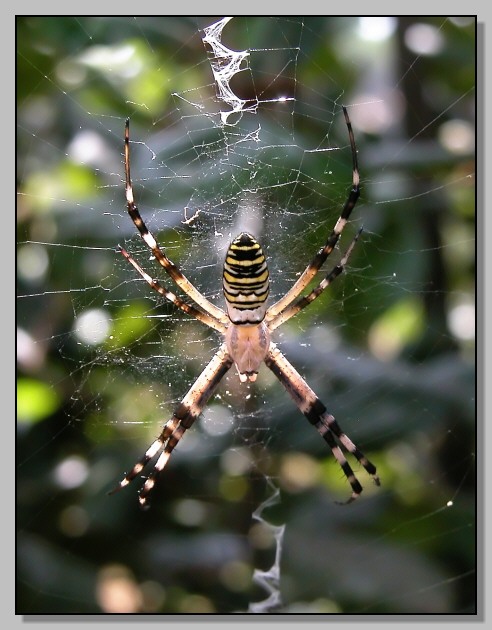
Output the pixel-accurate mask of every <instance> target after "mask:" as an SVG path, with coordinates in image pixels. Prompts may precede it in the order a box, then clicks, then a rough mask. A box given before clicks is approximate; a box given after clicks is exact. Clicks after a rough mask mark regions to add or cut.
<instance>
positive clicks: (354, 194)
mask: <svg viewBox="0 0 492 630" xmlns="http://www.w3.org/2000/svg"><path fill="white" fill-rule="evenodd" d="M342 109H343V115H344V116H345V124H346V125H347V130H348V135H349V140H350V147H351V149H352V188H351V190H350V192H349V195H348V197H347V200H346V202H345V204H344V206H343V209H342V212H341V214H340V216H339V218H338V221H337V222H336V224H335V227H334V228H333V230H332V231H331V234H330V235H329V236H328V239H327V241H326V243H325V244H324V245H323V247H322V248H321V249H320V250H319V251H318V253H317V254H316V256H315V257H314V258H313V259H312V261H311V262H310V263H309V265H308V266H307V267H306V269H305V270H304V271H303V272H302V274H301V275H300V276H299V278H298V279H297V281H296V282H295V284H294V285H293V286H292V287H291V288H290V289H289V290H288V291H287V293H286V294H285V295H284V296H283V297H282V298H280V300H278V302H275V304H273V305H272V306H270V308H269V309H268V311H267V314H266V317H265V320H266V322H267V324H268V323H270V322H271V321H273V320H274V319H275V318H276V317H277V315H278V314H279V313H281V312H282V311H283V310H284V309H285V308H287V307H288V306H289V305H290V304H292V302H293V301H294V300H295V299H296V298H297V297H298V296H299V295H300V294H301V293H302V291H304V289H305V288H306V287H307V286H308V284H309V283H310V282H311V280H312V279H313V278H314V276H315V275H316V274H317V273H318V271H319V270H320V268H321V266H322V265H323V263H324V262H325V260H326V259H327V258H328V256H329V255H330V254H331V252H332V251H333V250H334V248H335V246H336V244H337V243H338V240H339V238H340V236H341V234H342V232H343V229H344V227H345V226H346V225H347V221H348V220H349V217H350V214H351V212H352V210H353V209H354V206H355V204H356V203H357V200H358V199H359V195H360V185H359V184H360V176H359V165H358V162H357V147H356V145H355V139H354V132H353V131H352V123H351V122H350V118H349V115H348V112H347V109H346V107H342Z"/></svg>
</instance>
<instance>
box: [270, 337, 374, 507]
mask: <svg viewBox="0 0 492 630" xmlns="http://www.w3.org/2000/svg"><path fill="white" fill-rule="evenodd" d="M265 363H266V365H267V366H268V367H269V368H270V370H272V372H273V373H274V374H275V376H276V377H277V378H278V380H279V381H280V382H281V383H282V385H283V386H284V387H285V389H286V390H287V392H288V393H289V394H290V396H291V397H292V399H293V400H294V402H295V403H296V405H297V406H298V407H299V409H300V411H301V412H302V413H303V414H304V415H305V416H306V418H307V419H308V420H309V422H310V423H311V424H312V425H313V426H314V427H315V428H316V429H317V431H318V433H319V434H320V435H321V437H322V438H323V439H324V440H325V442H326V443H327V444H328V446H329V447H330V448H331V451H332V453H333V455H334V457H335V459H336V460H337V462H338V464H339V465H340V468H341V469H342V470H343V472H344V474H345V476H346V478H347V480H348V482H349V483H350V486H351V487H352V494H351V496H350V498H349V499H348V501H347V503H350V502H351V501H354V500H355V499H357V497H358V496H359V495H360V493H361V492H362V486H361V484H360V482H359V480H358V479H357V477H356V476H355V474H354V471H353V470H352V468H351V466H350V464H349V463H348V461H347V459H346V458H345V455H344V454H343V452H342V450H341V449H340V447H339V446H338V444H337V442H336V439H338V441H339V443H340V444H341V445H342V446H343V447H344V448H345V449H346V450H347V451H348V452H349V453H351V454H352V455H353V456H354V457H355V458H356V459H357V460H358V462H359V463H360V464H361V465H362V467H363V468H364V469H365V470H366V471H367V472H368V473H369V474H370V475H371V476H372V478H373V480H374V482H375V483H376V485H378V486H379V485H380V481H379V477H378V475H377V474H376V467H375V466H374V464H373V463H372V462H370V461H369V460H368V459H367V457H366V456H365V455H364V454H363V453H362V451H361V450H360V449H359V448H358V447H357V446H356V445H355V444H354V443H353V442H352V440H350V439H349V438H348V436H347V435H345V433H344V432H343V431H342V430H341V428H340V425H339V424H338V423H337V421H336V420H335V418H334V417H333V416H332V415H331V414H330V413H328V411H327V410H326V407H325V406H324V404H323V403H322V402H321V400H320V399H319V398H318V397H317V396H316V394H315V393H314V392H313V390H312V389H311V388H310V387H309V385H308V384H307V383H306V381H305V380H304V379H303V378H302V376H301V375H300V374H299V373H298V372H297V370H296V369H295V368H294V367H293V366H292V365H291V363H289V361H288V360H287V359H286V358H285V357H284V355H283V354H282V353H281V352H280V350H279V349H278V348H277V346H276V345H275V344H274V343H271V344H270V350H269V352H268V354H267V356H266V358H265ZM335 438H336V439H335Z"/></svg>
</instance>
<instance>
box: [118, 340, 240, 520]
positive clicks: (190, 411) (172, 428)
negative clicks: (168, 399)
mask: <svg viewBox="0 0 492 630" xmlns="http://www.w3.org/2000/svg"><path fill="white" fill-rule="evenodd" d="M232 363H233V361H232V359H231V357H230V356H229V354H228V353H227V349H226V346H225V344H222V346H221V347H220V348H219V350H218V351H217V352H216V354H215V355H214V357H213V358H212V360H211V361H210V363H209V364H208V365H207V366H206V367H205V369H204V370H203V372H202V373H201V374H200V376H199V377H198V378H197V380H196V381H195V383H194V385H193V386H192V387H191V388H190V390H189V391H188V393H187V394H186V396H185V397H184V398H183V400H182V401H181V403H180V404H179V405H178V406H177V408H176V410H175V411H174V413H173V416H172V418H171V419H170V420H169V421H168V422H166V424H165V425H164V428H163V430H162V432H161V434H160V435H159V437H158V438H157V439H156V440H155V441H154V442H152V444H151V445H150V446H149V448H148V449H147V451H146V452H145V454H144V455H143V457H141V458H140V459H139V460H138V461H137V463H136V464H135V465H134V466H133V468H132V469H131V471H130V472H129V473H128V474H127V475H126V476H125V478H124V479H122V481H120V483H119V484H118V485H117V486H116V488H114V490H112V491H111V492H110V494H113V493H115V492H117V491H118V490H121V489H122V488H125V487H126V486H127V485H128V484H129V483H130V482H131V481H133V479H135V477H137V476H138V475H139V474H140V473H141V472H142V470H143V469H144V468H145V466H146V465H147V464H148V462H149V461H150V460H151V459H153V458H154V457H155V456H156V455H157V454H158V453H160V455H159V457H158V459H157V461H156V463H155V466H154V469H153V471H152V472H151V474H150V475H149V477H148V478H147V479H146V481H145V483H144V485H143V486H142V489H141V490H140V494H139V502H140V506H141V507H142V508H144V509H145V508H147V507H148V505H149V503H148V499H149V494H150V493H151V491H152V489H153V487H154V486H155V483H156V480H157V477H158V476H159V474H160V473H161V472H162V470H163V469H164V467H165V465H166V464H167V462H168V460H169V458H170V456H171V454H172V452H173V450H174V449H175V448H176V446H177V444H178V443H179V441H180V440H181V438H182V437H183V435H184V433H185V431H186V430H187V429H189V428H190V427H191V426H192V425H193V423H194V422H195V420H196V419H197V418H198V417H199V415H200V414H201V412H202V410H203V408H204V407H205V405H206V404H207V402H208V400H209V398H210V397H211V396H212V394H213V393H214V391H215V389H216V388H217V386H218V384H219V383H220V381H221V380H222V378H223V377H224V376H225V374H226V373H227V371H228V370H229V368H230V367H231V365H232Z"/></svg>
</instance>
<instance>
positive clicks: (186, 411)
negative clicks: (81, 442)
mask: <svg viewBox="0 0 492 630" xmlns="http://www.w3.org/2000/svg"><path fill="white" fill-rule="evenodd" d="M343 113H344V116H345V123H346V125H347V129H348V135H349V139H350V146H351V150H352V163H353V172H352V188H351V190H350V193H349V195H348V198H347V201H346V202H345V205H344V207H343V209H342V212H341V215H340V217H339V219H338V221H337V222H336V224H335V227H334V228H333V230H332V232H331V234H330V235H329V236H328V239H327V240H326V242H325V244H324V245H323V247H321V249H320V250H319V251H318V253H317V254H316V256H315V257H314V258H313V260H312V261H311V262H310V263H309V265H308V266H307V267H306V269H305V270H304V272H303V273H302V274H301V275H300V277H299V278H298V280H297V282H295V283H294V285H293V286H292V287H291V288H290V289H289V290H288V291H287V293H286V294H285V295H284V296H283V297H282V298H280V300H278V301H277V302H276V303H275V304H273V305H272V306H270V307H268V308H267V297H268V292H269V273H268V267H267V263H266V260H265V255H264V254H263V251H262V249H261V247H260V244H259V243H258V242H257V240H256V239H255V238H254V237H253V236H252V235H251V234H247V233H245V232H243V233H242V234H239V236H236V238H235V239H234V240H233V241H232V243H231V244H230V246H229V249H228V251H227V254H226V258H225V262H224V270H223V276H222V283H223V290H224V297H225V301H226V307H227V310H226V311H223V310H222V309H220V308H218V307H217V306H215V305H214V304H212V302H210V301H209V300H208V299H207V298H206V297H205V296H204V295H202V294H201V293H200V292H199V291H198V290H197V289H196V288H195V287H194V286H193V284H192V283H191V282H190V281H189V280H188V279H187V278H186V277H185V276H184V275H183V273H182V272H181V271H180V270H179V269H178V267H177V266H176V265H175V264H174V263H173V262H172V261H171V260H170V259H169V258H168V257H167V256H166V253H165V252H164V250H163V249H162V248H161V247H160V246H159V244H158V243H157V241H156V239H155V238H154V236H153V235H152V234H151V232H149V230H148V228H147V226H146V225H145V223H144V221H143V219H142V217H141V216H140V213H139V211H138V208H137V206H136V204H135V201H134V198H133V188H132V181H131V177H130V140H129V127H130V123H129V120H127V121H126V126H125V179H126V200H127V205H128V213H129V214H130V217H131V219H132V221H133V223H134V224H135V226H136V227H137V229H138V231H139V232H140V236H141V237H142V239H143V240H144V241H145V243H146V245H147V246H148V247H149V249H150V250H151V251H152V254H153V255H154V257H155V258H156V260H157V262H158V263H159V264H160V265H161V266H162V267H164V270H165V271H166V272H167V274H168V275H169V276H170V278H171V279H172V280H173V281H174V282H175V284H176V285H177V286H178V287H179V288H180V289H181V290H182V291H183V293H185V294H186V295H187V296H188V298H189V299H190V301H191V303H189V302H185V301H184V300H182V299H181V298H179V297H178V296H177V295H175V294H174V293H173V292H172V291H170V290H169V289H167V288H166V287H165V286H164V285H163V284H162V283H160V282H159V281H157V280H155V279H153V278H151V276H149V274H148V273H147V272H146V271H144V269H142V267H141V266H140V265H139V264H138V262H137V261H136V260H135V259H134V258H132V256H131V255H130V254H129V253H128V252H127V251H126V250H125V249H124V248H123V247H121V246H120V250H121V253H122V254H123V256H124V257H125V258H126V259H127V260H128V262H129V263H130V264H131V265H133V267H134V268H135V269H136V271H137V272H138V273H139V274H140V275H141V276H142V278H143V279H144V280H145V281H146V282H147V283H148V284H149V285H150V286H151V287H152V288H153V289H154V290H155V291H157V293H159V294H160V295H161V296H163V297H164V298H166V299H167V300H169V301H170V302H172V303H173V304H174V305H175V306H176V307H177V308H179V309H181V310H182V311H184V312H185V313H187V314H188V315H191V316H192V317H195V318H196V319H198V320H199V321H201V322H203V323H204V324H206V325H207V326H209V327H210V328H213V329H215V330H217V331H218V332H219V333H221V335H222V337H223V342H222V345H221V346H220V348H219V349H218V350H217V352H216V353H215V355H214V356H213V358H212V360H211V361H210V363H209V364H208V365H207V366H206V367H205V369H204V370H203V372H202V373H201V374H200V376H199V377H198V378H197V380H196V381H195V383H194V384H193V385H192V387H191V388H190V390H189V391H188V393H187V394H186V396H185V397H184V398H183V400H182V401H181V403H180V404H179V405H178V406H177V407H176V409H175V411H174V413H173V415H172V417H171V419H170V420H168V421H167V422H166V424H165V425H164V427H163V429H162V431H161V434H160V435H159V437H158V438H157V439H156V440H155V441H154V442H153V443H152V444H151V445H150V447H149V448H148V449H147V452H146V453H145V455H143V457H142V458H141V459H139V460H138V461H137V463H136V464H135V465H134V466H133V468H132V470H131V471H130V472H129V473H128V474H127V475H126V476H125V477H124V479H123V480H122V481H120V483H119V484H118V485H117V487H116V488H115V489H114V490H113V491H112V492H116V491H118V490H120V489H121V488H124V487H125V486H127V485H128V484H129V483H130V482H131V481H132V480H133V479H135V477H137V476H138V475H140V473H141V472H142V470H143V469H144V467H145V466H146V465H147V464H148V462H149V461H150V460H151V459H153V458H154V457H156V456H157V455H158V454H159V456H158V458H157V461H156V463H155V466H154V469H153V471H152V472H151V474H150V475H149V476H148V477H147V479H146V481H145V483H144V484H143V486H142V489H141V490H140V493H139V501H140V505H141V506H142V507H144V508H145V507H147V506H148V499H149V494H150V493H151V491H152V488H153V487H154V485H155V483H156V480H157V477H158V475H159V473H160V472H161V471H162V470H163V468H164V466H165V465H166V464H167V462H168V460H169V457H170V456H171V454H172V452H173V450H174V449H175V448H176V446H177V444H178V443H179V441H180V440H181V438H182V437H183V435H184V433H185V431H186V430H187V429H189V428H190V427H191V426H192V425H193V423H194V422H195V420H196V419H197V418H198V416H199V415H200V413H201V412H202V410H203V408H204V406H205V405H206V404H207V402H208V400H209V398H210V397H211V396H212V394H213V393H214V391H215V389H216V388H217V386H218V384H219V382H220V381H221V379H222V378H223V377H224V375H225V374H226V373H227V372H228V371H229V369H230V368H231V367H232V366H233V365H235V366H236V370H237V372H238V375H239V379H240V381H241V382H247V381H255V380H256V376H257V373H258V370H259V368H260V365H261V364H262V363H265V364H266V366H267V367H268V368H269V369H270V370H271V371H272V372H273V373H274V374H275V376H276V377H277V378H278V380H279V381H280V382H281V383H282V385H283V386H284V387H285V389H286V390H287V392H288V393H289V394H290V396H291V397H292V398H293V400H294V402H295V404H296V405H297V406H298V408H299V409H300V411H301V412H302V413H303V414H304V415H305V416H306V418H307V419H308V421H309V422H310V423H311V424H312V425H313V426H314V427H315V428H316V430H317V431H318V433H319V434H320V435H321V437H322V438H323V439H324V440H325V441H326V442H327V444H328V446H329V447H330V449H331V451H332V453H333V455H334V457H335V459H336V461H337V462H338V463H339V465H340V467H341V468H342V470H343V472H344V474H345V476H346V478H347V480H348V482H349V484H350V486H351V488H352V493H351V496H350V497H349V499H348V500H347V501H346V502H347V503H350V502H351V501H353V500H354V499H356V498H357V497H358V496H359V495H360V493H361V492H362V486H361V484H360V483H359V481H358V479H357V478H356V476H355V474H354V472H353V470H352V468H351V466H350V464H349V463H348V461H347V460H346V458H345V455H344V454H343V452H342V449H341V448H340V447H343V448H344V449H345V450H346V451H348V452H349V453H351V454H352V455H353V456H354V457H355V458H356V459H357V460H358V461H359V463H360V464H361V465H362V466H363V468H365V470H366V471H367V472H368V473H369V474H370V475H371V476H372V478H373V480H374V481H375V483H376V484H377V485H379V477H378V476H377V474H376V467H375V466H374V464H372V463H371V462H370V461H369V460H368V459H367V458H366V457H365V455H364V454H363V453H362V452H361V451H360V449H359V448H358V447H357V446H356V445H355V444H354V443H353V442H352V441H351V440H350V438H349V437H348V436H347V435H346V434H345V433H344V432H343V431H342V429H341V427H340V425H339V424H338V422H337V421H336V420H335V418H334V417H333V416H332V415H331V413H329V412H328V411H327V409H326V407H325V405H324V404H323V403H322V402H321V400H320V399H319V398H318V397H317V396H316V394H315V393H314V392H313V390H312V389H311V388H310V387H309V385H308V384H307V383H306V382H305V381H304V379H303V378H302V376H301V375H300V374H299V373H298V372H297V370H296V369H295V368H294V367H293V366H292V365H291V364H290V363H289V361H288V360H287V359H286V358H285V357H284V355H283V354H282V353H281V352H280V350H279V349H278V348H277V346H276V345H275V344H274V343H273V342H272V341H271V339H270V336H271V333H272V332H273V331H274V330H275V329H276V328H278V326H280V325H281V324H283V323H284V322H286V321H287V320H288V319H290V318H291V317H293V316H294V315H296V313H298V312H299V311H300V310H301V309H303V308H304V307H306V306H307V305H308V304H310V303H311V302H312V301H313V300H315V299H316V298H317V297H318V296H319V295H320V294H321V293H322V292H323V291H324V290H325V289H326V288H327V287H328V286H329V285H330V284H331V283H332V282H333V281H334V280H335V279H336V278H337V276H339V275H340V273H341V272H342V271H343V269H344V267H345V265H346V263H347V260H348V259H349V256H350V254H351V252H352V250H353V248H354V246H355V243H356V241H357V238H358V236H359V234H360V230H359V232H358V234H357V235H356V236H355V238H354V239H353V240H352V242H351V243H350V246H349V247H348V249H347V251H346V252H345V254H344V255H343V256H342V258H341V260H340V262H339V263H338V264H337V265H335V266H334V267H333V269H332V270H331V271H330V272H329V273H328V274H327V275H326V276H325V277H324V278H323V279H322V280H321V282H320V283H319V284H318V285H317V286H315V287H314V288H313V289H312V290H311V291H310V292H308V293H306V294H304V295H301V294H302V293H303V291H304V290H305V289H306V288H307V286H308V284H309V283H310V281H311V280H312V279H313V278H314V277H315V276H316V274H317V273H318V271H319V270H320V268H321V266H322V265H323V263H324V262H325V260H326V259H327V258H328V256H329V255H330V254H331V252H332V251H333V249H334V248H335V246H336V245H337V243H338V240H339V238H340V235H341V234H342V231H343V229H344V227H345V225H346V224H347V221H348V219H349V217H350V213H351V212H352V210H353V208H354V206H355V204H356V203H357V200H358V198H359V194H360V193H359V169H358V164H357V149H356V146H355V140H354V135H353V131H352V125H351V123H350V119H349V116H348V113H347V110H346V108H345V107H344V108H343Z"/></svg>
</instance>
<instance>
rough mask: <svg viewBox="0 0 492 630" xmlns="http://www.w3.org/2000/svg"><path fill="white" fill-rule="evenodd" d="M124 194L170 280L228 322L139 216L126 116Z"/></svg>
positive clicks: (214, 315) (145, 238)
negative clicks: (134, 191)
mask: <svg viewBox="0 0 492 630" xmlns="http://www.w3.org/2000/svg"><path fill="white" fill-rule="evenodd" d="M125 194H126V202H127V207H128V214H129V215H130V217H131V219H132V221H133V223H134V224H135V226H136V228H137V229H138V231H139V232H140V236H141V237H142V239H143V241H144V242H145V244H146V245H147V247H148V248H149V249H150V250H152V254H153V255H154V256H155V258H156V260H157V262H158V263H159V264H160V265H161V266H162V267H164V269H165V270H166V272H167V273H168V275H169V276H170V277H171V279H172V280H174V282H175V283H176V284H177V285H178V287H179V288H180V289H181V290H182V291H183V292H184V293H186V295H187V296H188V297H189V298H190V299H191V300H193V301H194V302H196V303H197V304H198V305H199V306H201V308H202V309H203V310H204V311H206V312H207V313H208V314H209V315H210V317H213V318H215V319H216V320H217V321H218V322H221V323H222V324H227V323H228V321H229V320H228V318H227V316H226V314H225V313H224V311H223V310H222V309H220V308H218V307H217V306H215V304H212V302H210V301H209V300H208V299H207V298H206V297H205V296H204V295H202V294H201V293H200V291H198V289H197V288H196V287H195V286H194V285H193V284H192V283H191V282H190V281H189V280H188V278H186V276H185V275H183V273H182V272H181V271H180V270H179V268H178V267H177V266H176V265H175V264H174V263H173V262H172V261H171V260H170V259H169V258H168V257H167V256H166V254H165V252H164V250H162V249H161V248H160V246H159V244H158V243H157V240H156V238H155V237H154V235H153V234H152V232H150V231H149V229H148V228H147V226H146V225H145V222H144V220H143V219H142V217H141V216H140V212H139V210H138V207H137V205H136V203H135V200H134V197H133V186H132V180H131V176H130V119H129V118H127V120H126V124H125Z"/></svg>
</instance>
